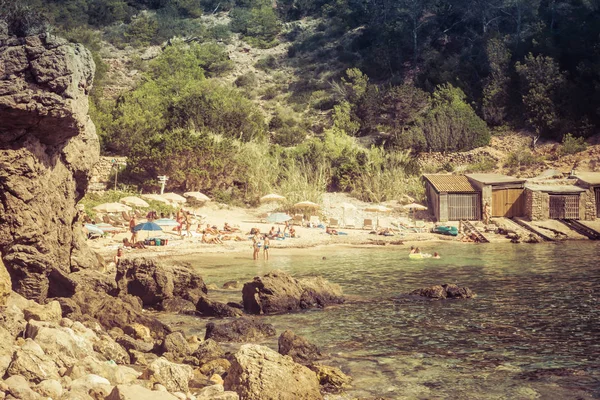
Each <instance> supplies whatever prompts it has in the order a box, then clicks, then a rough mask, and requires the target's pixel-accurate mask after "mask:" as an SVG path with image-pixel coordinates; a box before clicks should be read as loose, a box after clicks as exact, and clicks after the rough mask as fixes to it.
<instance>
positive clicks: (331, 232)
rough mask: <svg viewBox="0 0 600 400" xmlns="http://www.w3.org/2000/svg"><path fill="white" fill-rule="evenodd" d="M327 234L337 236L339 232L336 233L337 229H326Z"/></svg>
mask: <svg viewBox="0 0 600 400" xmlns="http://www.w3.org/2000/svg"><path fill="white" fill-rule="evenodd" d="M325 233H328V234H330V235H337V234H338V231H336V230H335V229H331V228H330V227H327V228H325Z"/></svg>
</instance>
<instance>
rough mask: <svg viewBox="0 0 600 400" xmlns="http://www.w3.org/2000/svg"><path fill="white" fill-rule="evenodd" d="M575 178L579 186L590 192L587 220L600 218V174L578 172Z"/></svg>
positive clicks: (586, 213)
mask: <svg viewBox="0 0 600 400" xmlns="http://www.w3.org/2000/svg"><path fill="white" fill-rule="evenodd" d="M573 176H574V177H575V178H577V185H578V186H581V187H582V188H585V189H586V190H587V191H588V193H587V202H586V203H585V219H587V220H595V219H596V218H600V172H576V173H574V174H573Z"/></svg>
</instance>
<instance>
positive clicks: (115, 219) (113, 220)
mask: <svg viewBox="0 0 600 400" xmlns="http://www.w3.org/2000/svg"><path fill="white" fill-rule="evenodd" d="M108 218H109V219H110V221H111V225H114V226H120V227H126V226H128V224H127V222H125V221H123V220H121V219H119V218H118V217H112V216H109V217H108Z"/></svg>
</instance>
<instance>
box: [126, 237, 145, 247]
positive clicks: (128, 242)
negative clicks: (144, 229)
mask: <svg viewBox="0 0 600 400" xmlns="http://www.w3.org/2000/svg"><path fill="white" fill-rule="evenodd" d="M123 246H124V247H130V248H132V249H145V248H146V246H145V245H144V243H143V242H141V241H138V242H135V243H134V242H132V241H130V240H129V239H127V238H123Z"/></svg>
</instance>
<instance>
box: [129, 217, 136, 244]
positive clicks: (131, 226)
mask: <svg viewBox="0 0 600 400" xmlns="http://www.w3.org/2000/svg"><path fill="white" fill-rule="evenodd" d="M136 225H137V222H136V220H135V215H134V216H132V217H131V219H130V220H129V231H130V232H131V239H129V241H130V242H131V243H135V242H137V231H136V230H135V226H136Z"/></svg>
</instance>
